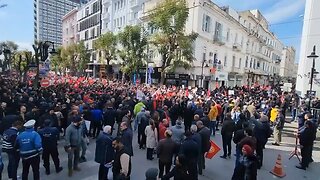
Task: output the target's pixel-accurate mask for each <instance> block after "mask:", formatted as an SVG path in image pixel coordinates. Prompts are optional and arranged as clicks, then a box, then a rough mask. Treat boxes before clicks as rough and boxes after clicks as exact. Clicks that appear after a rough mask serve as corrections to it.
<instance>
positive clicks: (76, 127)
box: [65, 116, 82, 177]
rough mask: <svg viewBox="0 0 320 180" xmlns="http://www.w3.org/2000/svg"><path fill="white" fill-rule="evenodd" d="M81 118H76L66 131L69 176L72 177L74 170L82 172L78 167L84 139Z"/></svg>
mask: <svg viewBox="0 0 320 180" xmlns="http://www.w3.org/2000/svg"><path fill="white" fill-rule="evenodd" d="M80 126H81V117H80V116H74V117H73V119H72V123H71V124H70V125H69V126H68V127H67V129H66V136H65V140H66V145H65V150H66V151H67V153H68V176H69V177H71V176H72V174H73V170H75V171H80V170H81V169H80V168H79V166H78V163H79V158H80V146H81V138H82V129H81V127H80Z"/></svg>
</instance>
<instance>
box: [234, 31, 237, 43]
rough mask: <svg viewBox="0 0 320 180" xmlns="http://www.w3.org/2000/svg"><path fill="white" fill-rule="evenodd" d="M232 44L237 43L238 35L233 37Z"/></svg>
mask: <svg viewBox="0 0 320 180" xmlns="http://www.w3.org/2000/svg"><path fill="white" fill-rule="evenodd" d="M234 43H235V44H236V43H238V33H236V36H235V37H234Z"/></svg>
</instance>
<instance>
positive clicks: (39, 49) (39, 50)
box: [29, 41, 57, 89]
mask: <svg viewBox="0 0 320 180" xmlns="http://www.w3.org/2000/svg"><path fill="white" fill-rule="evenodd" d="M50 45H52V49H51V51H50V52H48V50H49V47H50ZM32 47H33V49H34V52H35V55H34V59H33V60H32V61H31V62H30V64H29V68H36V76H35V79H34V82H33V87H34V88H35V89H37V88H38V83H39V74H40V67H39V64H40V61H41V62H43V61H45V60H46V59H47V58H48V56H49V53H50V54H52V55H53V54H56V53H57V52H56V50H55V49H54V42H52V41H45V42H39V43H38V44H36V45H32Z"/></svg>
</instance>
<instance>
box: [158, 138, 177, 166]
mask: <svg viewBox="0 0 320 180" xmlns="http://www.w3.org/2000/svg"><path fill="white" fill-rule="evenodd" d="M176 148H177V144H176V143H175V142H174V141H173V140H172V139H171V138H165V139H162V140H161V141H159V144H158V146H157V154H158V155H159V161H161V162H163V163H170V162H172V157H173V155H174V153H175V151H176Z"/></svg>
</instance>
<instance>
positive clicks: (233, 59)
mask: <svg viewBox="0 0 320 180" xmlns="http://www.w3.org/2000/svg"><path fill="white" fill-rule="evenodd" d="M235 64H236V57H235V56H232V67H235V66H234V65H235Z"/></svg>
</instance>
